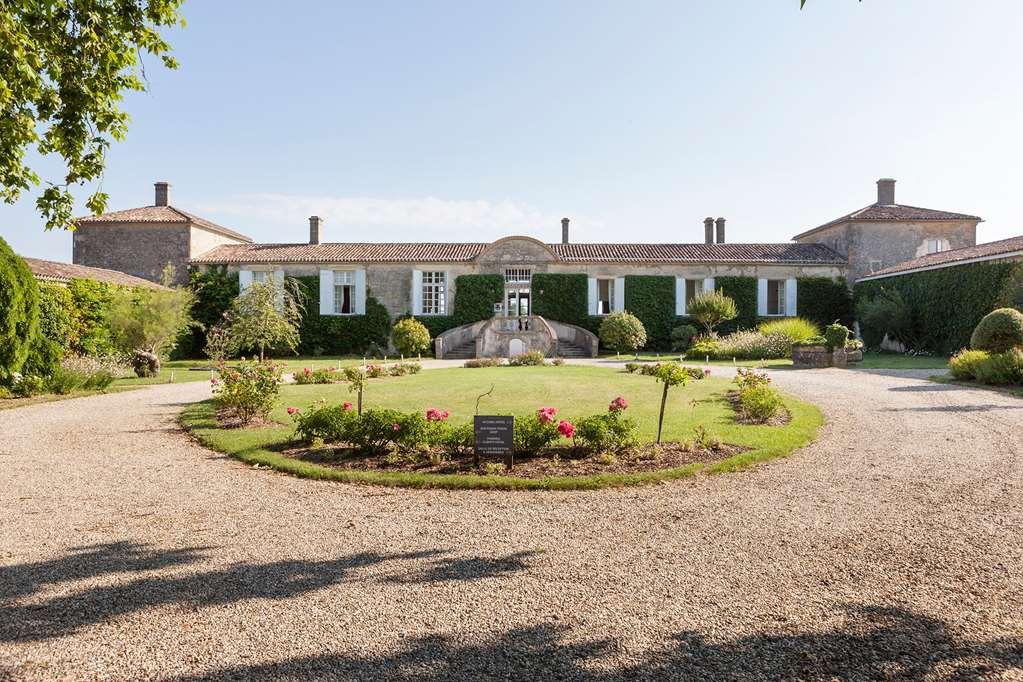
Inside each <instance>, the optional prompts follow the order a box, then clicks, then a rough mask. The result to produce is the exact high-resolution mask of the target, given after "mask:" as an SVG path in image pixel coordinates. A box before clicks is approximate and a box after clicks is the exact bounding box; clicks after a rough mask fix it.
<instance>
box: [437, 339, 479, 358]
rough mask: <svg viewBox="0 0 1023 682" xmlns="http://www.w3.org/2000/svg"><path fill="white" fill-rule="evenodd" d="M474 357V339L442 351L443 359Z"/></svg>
mask: <svg viewBox="0 0 1023 682" xmlns="http://www.w3.org/2000/svg"><path fill="white" fill-rule="evenodd" d="M475 357H476V341H475V340H473V341H467V342H465V343H463V344H462V345H460V346H455V347H454V348H452V349H451V350H449V351H447V352H446V353H444V359H445V360H471V359H472V358H475Z"/></svg>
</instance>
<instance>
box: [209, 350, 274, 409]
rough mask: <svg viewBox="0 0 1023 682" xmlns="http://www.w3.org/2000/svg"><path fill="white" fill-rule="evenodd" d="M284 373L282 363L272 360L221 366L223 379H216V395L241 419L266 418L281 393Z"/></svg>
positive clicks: (219, 401)
mask: <svg viewBox="0 0 1023 682" xmlns="http://www.w3.org/2000/svg"><path fill="white" fill-rule="evenodd" d="M282 372H283V368H282V365H279V364H276V363H274V362H269V361H268V362H262V361H261V362H255V361H252V362H242V363H241V364H239V365H238V366H237V367H228V366H226V365H221V366H220V370H219V373H220V378H219V379H214V380H213V382H214V384H213V393H214V397H215V398H216V401H217V403H219V404H220V406H221V407H223V408H225V409H226V410H228V411H230V412H231V413H233V414H234V415H235V416H236V417H237V418H238V419H239V420H241V421H242V422H245V423H248V422H250V421H252V420H253V419H255V418H256V417H262V418H264V419H265V418H266V417H267V416H268V415H269V414H270V411H271V410H272V409H273V407H274V404H275V403H276V402H277V398H278V396H279V395H280V392H281V375H282Z"/></svg>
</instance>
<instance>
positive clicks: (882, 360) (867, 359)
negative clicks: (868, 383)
mask: <svg viewBox="0 0 1023 682" xmlns="http://www.w3.org/2000/svg"><path fill="white" fill-rule="evenodd" d="M850 367H852V368H853V369H947V368H948V357H947V356H944V355H935V356H932V357H926V356H916V355H899V354H897V353H864V354H863V361H862V362H857V363H856V364H854V365H850Z"/></svg>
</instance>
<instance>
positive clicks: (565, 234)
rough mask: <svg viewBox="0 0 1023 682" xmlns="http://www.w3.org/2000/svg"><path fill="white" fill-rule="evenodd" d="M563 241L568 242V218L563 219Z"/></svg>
mask: <svg viewBox="0 0 1023 682" xmlns="http://www.w3.org/2000/svg"><path fill="white" fill-rule="evenodd" d="M561 243H562V244H567V243H568V218H562V219H561Z"/></svg>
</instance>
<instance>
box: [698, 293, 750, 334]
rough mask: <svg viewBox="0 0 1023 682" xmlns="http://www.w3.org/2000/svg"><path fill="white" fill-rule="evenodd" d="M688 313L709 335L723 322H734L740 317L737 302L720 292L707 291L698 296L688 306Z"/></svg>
mask: <svg viewBox="0 0 1023 682" xmlns="http://www.w3.org/2000/svg"><path fill="white" fill-rule="evenodd" d="M686 313H688V314H689V315H690V316H691V317H692V318H693V319H695V320H696V321H697V322H699V323H700V324H702V325H703V328H704V329H706V330H707V333H708V334H713V333H714V327H717V326H718V325H719V324H721V323H722V322H728V321H729V320H734V319H735V318H736V317H738V316H739V309H738V308H737V307H736V305H735V300H734V299H732V298H729V297H728V296H725V295H724V294H723V293H721V292H720V291H705V292H703V293H702V294H697V295H696V296H694V297H693V300H691V301H689V304H688V305H686Z"/></svg>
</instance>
